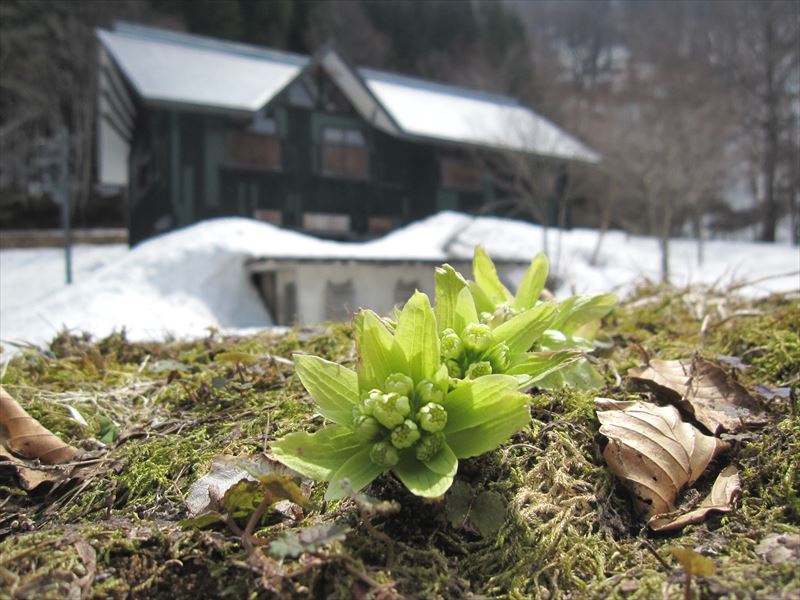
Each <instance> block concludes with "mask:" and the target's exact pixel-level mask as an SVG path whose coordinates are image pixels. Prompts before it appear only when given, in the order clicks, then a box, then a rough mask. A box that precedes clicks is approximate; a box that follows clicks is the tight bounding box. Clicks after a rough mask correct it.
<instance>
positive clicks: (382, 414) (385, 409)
mask: <svg viewBox="0 0 800 600" xmlns="http://www.w3.org/2000/svg"><path fill="white" fill-rule="evenodd" d="M410 412H411V403H410V402H409V401H408V396H399V395H398V394H395V393H394V392H390V393H388V394H383V395H382V396H381V399H380V400H379V401H378V402H376V403H375V407H374V408H373V409H372V416H374V417H375V418H376V419H378V422H379V423H380V424H381V425H383V426H384V427H386V428H387V429H394V428H395V427H397V426H398V425H400V423H402V422H403V421H404V420H405V418H406V417H407V416H408V413H410Z"/></svg>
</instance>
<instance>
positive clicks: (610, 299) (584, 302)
mask: <svg viewBox="0 0 800 600" xmlns="http://www.w3.org/2000/svg"><path fill="white" fill-rule="evenodd" d="M617 302H618V299H617V296H616V294H599V295H596V296H591V295H585V296H571V297H570V298H567V299H566V300H564V301H563V302H562V303H561V304H559V307H558V308H559V314H558V317H557V318H556V320H555V321H554V322H553V323H552V324H551V326H550V327H551V328H552V329H558V330H559V331H561V332H563V333H564V334H565V335H582V337H589V338H591V336H592V335H594V333H595V331H596V330H597V327H599V325H600V319H602V318H603V317H605V316H606V315H607V314H608V313H609V312H611V309H612V308H614V306H615V305H616V304H617ZM587 325H591V327H590V328H589V329H586V326H587Z"/></svg>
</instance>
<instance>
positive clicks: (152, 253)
mask: <svg viewBox="0 0 800 600" xmlns="http://www.w3.org/2000/svg"><path fill="white" fill-rule="evenodd" d="M597 236H598V233H597V232H596V231H592V230H572V231H564V232H560V233H559V232H557V231H554V230H550V231H549V235H548V249H549V255H550V257H551V263H552V264H553V267H554V268H555V269H557V271H558V274H559V275H560V277H561V281H562V283H561V286H560V288H559V289H558V290H557V294H558V295H560V296H564V295H568V294H571V293H581V292H603V291H610V290H614V291H617V292H620V293H623V294H624V293H625V292H627V291H629V290H630V289H631V288H632V287H633V286H634V285H635V284H636V283H637V282H639V281H642V280H643V279H649V280H651V281H657V280H658V278H659V264H660V262H659V261H660V255H659V249H658V243H657V241H656V240H654V239H652V238H644V237H636V236H628V235H626V234H624V233H622V232H617V231H612V232H609V233H608V234H607V235H606V236H605V238H604V241H603V245H602V249H601V252H600V255H599V260H598V264H597V265H596V266H591V265H590V264H589V258H590V257H591V256H592V253H593V251H594V248H595V245H596V242H597ZM559 238H560V239H559ZM478 243H480V244H483V245H484V246H485V247H486V248H487V250H488V251H489V252H490V254H492V256H494V257H496V258H498V259H509V260H528V259H530V258H532V257H533V256H534V255H535V254H536V253H537V252H539V251H541V250H542V247H543V235H542V229H541V228H540V227H537V226H534V225H531V224H528V223H524V222H520V221H513V220H509V219H499V218H492V217H480V218H473V217H471V216H468V215H464V214H460V213H454V212H443V213H440V214H438V215H434V216H432V217H429V218H428V219H425V220H423V221H420V222H417V223H413V224H411V225H408V226H407V227H404V228H403V229H400V230H397V231H395V232H392V233H390V234H389V235H387V236H385V237H383V238H381V239H378V240H375V241H372V242H367V243H363V244H357V243H345V242H333V241H325V240H319V239H316V238H313V237H310V236H307V235H303V234H301V233H297V232H292V231H287V230H283V229H280V228H278V227H275V226H273V225H269V224H266V223H260V222H257V221H252V220H248V219H240V218H227V219H216V220H212V221H206V222H203V223H199V224H197V225H193V226H191V227H187V228H185V229H181V230H178V231H175V232H172V233H169V234H166V235H163V236H160V237H158V238H154V239H151V240H149V241H147V242H145V243H143V244H140V245H139V246H137V247H135V248H133V249H130V250H128V249H127V248H125V247H121V246H95V247H91V246H79V247H76V249H75V265H76V266H75V270H76V276H75V281H76V283H74V284H73V285H71V286H65V285H63V268H64V264H63V253H62V251H60V250H58V249H52V248H46V249H24V250H2V251H0V302H1V304H0V339H2V340H4V341H6V342H12V343H13V342H15V341H25V342H32V343H38V344H41V343H46V342H47V341H48V340H50V339H51V338H52V337H53V336H54V335H56V334H57V333H58V332H59V331H60V330H61V329H63V328H64V327H67V328H69V329H73V330H83V331H88V332H90V333H92V334H94V335H95V336H98V337H100V336H105V335H108V334H109V333H111V332H112V331H113V330H115V329H120V328H122V327H123V326H124V327H125V330H126V332H127V334H128V337H129V338H130V339H133V340H142V339H161V338H164V337H166V336H175V337H191V336H198V335H203V334H204V333H205V332H206V330H207V328H208V327H216V328H220V329H225V330H228V329H243V328H253V327H264V326H267V325H269V322H270V321H269V315H268V314H267V312H266V311H265V310H264V308H263V306H262V303H261V301H260V299H259V296H258V294H257V292H256V290H255V288H254V287H253V286H252V284H251V283H250V281H249V278H248V275H247V273H246V271H245V266H244V263H245V261H246V260H247V259H248V258H254V257H256V258H261V257H295V258H303V257H305V258H320V257H338V258H354V259H357V258H384V259H386V258H407V259H423V260H433V261H442V262H444V261H446V260H452V259H455V258H461V259H469V258H470V257H471V256H472V250H473V247H474V246H475V244H478ZM671 269H672V272H673V282H674V283H676V284H679V285H688V284H714V283H718V284H720V285H726V284H730V283H732V282H736V281H743V280H748V281H752V280H757V279H762V278H766V277H771V276H773V275H778V274H786V273H792V274H791V275H786V276H784V277H775V278H769V279H766V280H764V281H761V282H759V283H756V284H754V285H751V286H748V287H745V288H743V289H742V290H741V291H742V292H744V293H748V294H751V295H758V294H762V295H763V294H766V293H769V292H773V291H797V290H799V289H800V276H798V274H797V271H798V269H800V252H798V249H797V248H796V247H794V248H793V247H790V246H780V245H770V244H754V243H744V242H722V241H712V242H708V243H707V245H706V260H705V262H704V263H703V265H702V266H699V265H698V264H697V260H696V244H695V243H694V242H692V241H689V240H674V241H673V242H672V260H671ZM515 275H516V278H519V277H521V271H520V272H518V273H516V274H515Z"/></svg>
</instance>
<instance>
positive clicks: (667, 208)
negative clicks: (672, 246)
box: [660, 200, 672, 284]
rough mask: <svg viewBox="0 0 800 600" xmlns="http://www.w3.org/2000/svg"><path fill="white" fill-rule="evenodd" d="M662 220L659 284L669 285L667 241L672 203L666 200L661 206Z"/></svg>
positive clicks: (669, 231)
mask: <svg viewBox="0 0 800 600" xmlns="http://www.w3.org/2000/svg"><path fill="white" fill-rule="evenodd" d="M662 206H663V209H664V211H663V216H664V220H663V222H662V224H661V236H660V246H661V283H665V284H668V283H669V240H670V235H671V233H672V203H671V202H670V201H669V200H667V201H665V202H664V203H663V204H662Z"/></svg>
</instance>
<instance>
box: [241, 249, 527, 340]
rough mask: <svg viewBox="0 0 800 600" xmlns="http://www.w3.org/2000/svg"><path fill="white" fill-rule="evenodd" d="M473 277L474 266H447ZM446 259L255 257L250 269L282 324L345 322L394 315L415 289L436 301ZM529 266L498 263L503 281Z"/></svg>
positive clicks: (462, 263)
mask: <svg viewBox="0 0 800 600" xmlns="http://www.w3.org/2000/svg"><path fill="white" fill-rule="evenodd" d="M447 262H448V263H449V264H451V265H452V266H453V267H454V268H455V269H457V270H458V271H459V272H461V273H462V274H464V276H466V277H470V276H471V274H472V264H471V261H468V260H464V259H459V260H450V261H447ZM441 264H442V261H441V260H434V259H427V260H425V259H413V258H401V257H398V258H365V257H347V256H340V257H337V256H330V257H322V258H320V257H313V258H304V257H280V258H255V259H251V260H250V261H248V263H247V270H248V271H249V273H250V275H251V276H252V278H253V280H254V282H255V284H256V287H257V288H258V290H259V292H260V294H261V297H262V299H263V301H264V305H265V306H266V308H267V310H268V311H269V314H270V316H271V317H272V322H273V323H274V324H276V325H291V324H294V323H299V324H306V323H318V322H320V321H345V320H348V319H349V318H350V317H351V316H352V314H353V313H354V312H355V311H356V310H357V309H358V308H360V307H368V308H370V309H372V310H374V311H375V312H377V313H378V314H382V315H388V314H391V312H392V310H393V308H394V307H395V306H397V305H401V306H402V304H403V303H404V302H405V301H406V300H408V298H409V297H410V296H411V294H412V293H413V292H414V290H420V291H422V292H425V293H426V294H428V296H429V297H430V298H431V299H433V294H434V278H433V276H434V268H435V267H437V266H439V265H441ZM527 265H528V262H527V261H522V260H520V261H500V262H498V263H497V269H498V273H499V275H500V278H501V279H504V280H507V279H508V277H507V275H508V273H509V272H510V271H511V270H512V269H520V268H525V267H526V266H527Z"/></svg>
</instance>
